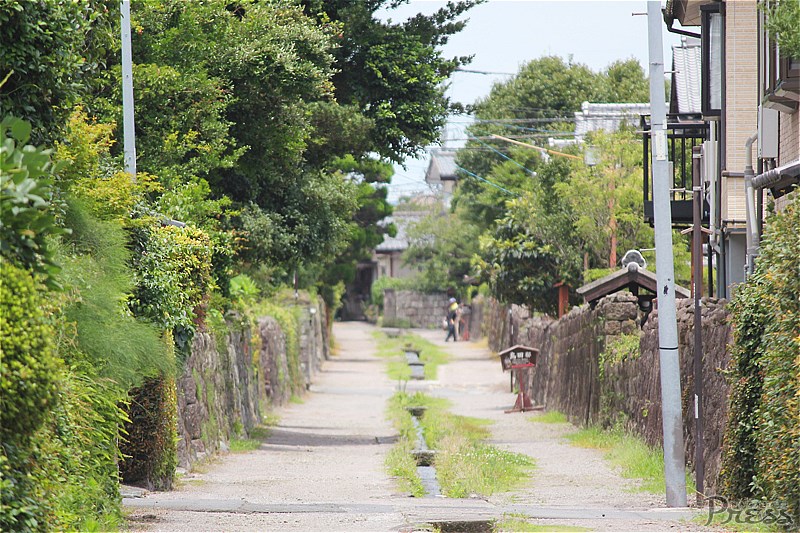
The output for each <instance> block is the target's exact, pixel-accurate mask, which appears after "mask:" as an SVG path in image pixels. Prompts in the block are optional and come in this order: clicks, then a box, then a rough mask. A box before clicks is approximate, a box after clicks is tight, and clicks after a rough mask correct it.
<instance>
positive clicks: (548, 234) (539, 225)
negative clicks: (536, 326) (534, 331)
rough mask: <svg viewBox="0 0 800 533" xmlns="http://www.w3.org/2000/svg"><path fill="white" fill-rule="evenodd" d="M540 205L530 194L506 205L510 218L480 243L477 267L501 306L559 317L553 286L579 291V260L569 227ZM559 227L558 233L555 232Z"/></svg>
mask: <svg viewBox="0 0 800 533" xmlns="http://www.w3.org/2000/svg"><path fill="white" fill-rule="evenodd" d="M541 200H542V197H541V196H538V197H537V195H536V194H526V195H525V196H523V197H522V198H519V199H515V200H511V201H510V202H509V203H508V212H507V214H506V216H505V217H503V218H502V219H501V220H499V221H498V222H497V226H496V228H495V230H494V231H493V232H492V233H491V234H486V235H484V236H483V237H482V238H481V242H480V247H481V256H480V258H478V259H477V261H476V266H477V267H478V270H479V272H480V274H481V275H482V277H483V278H484V279H485V280H487V281H488V282H489V286H490V289H491V290H492V293H493V294H495V295H496V296H497V297H498V298H500V299H501V300H502V301H505V302H508V303H516V304H525V305H528V306H530V307H531V308H532V309H535V310H538V311H543V312H547V313H550V314H555V311H556V308H557V299H556V298H555V289H554V286H555V284H556V283H559V282H562V281H563V282H566V283H568V284H569V285H571V286H573V287H575V286H577V283H579V282H580V280H581V257H580V254H579V253H577V248H576V247H575V246H574V245H573V243H574V237H573V238H570V237H572V228H571V226H570V225H569V223H568V221H567V220H565V217H563V216H560V213H559V212H558V210H552V211H550V212H547V210H546V209H545V208H544V206H543V205H541ZM556 224H557V225H558V230H560V231H551V230H552V229H553V227H554V225H556ZM560 237H561V238H560Z"/></svg>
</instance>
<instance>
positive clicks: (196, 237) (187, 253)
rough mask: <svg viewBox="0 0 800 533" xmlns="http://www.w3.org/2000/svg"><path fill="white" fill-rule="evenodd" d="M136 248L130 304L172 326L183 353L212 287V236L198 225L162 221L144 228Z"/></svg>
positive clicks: (188, 345) (144, 315)
mask: <svg viewBox="0 0 800 533" xmlns="http://www.w3.org/2000/svg"><path fill="white" fill-rule="evenodd" d="M140 247H141V248H140V250H139V252H140V253H138V254H136V255H135V256H134V265H135V279H136V289H135V291H134V296H133V299H132V300H131V308H132V309H133V311H134V313H135V314H137V315H139V316H143V317H146V318H148V319H150V320H152V321H153V322H155V323H156V324H158V325H159V326H161V327H162V328H164V329H165V330H168V331H171V332H172V333H173V335H174V337H175V345H176V347H177V348H178V350H179V352H180V353H181V354H183V355H186V354H187V353H188V351H189V349H190V348H191V341H192V338H193V336H194V331H195V326H196V323H197V322H202V319H203V316H204V312H205V309H204V306H205V302H206V299H207V298H208V294H209V291H210V289H211V254H212V250H211V241H210V239H209V238H208V235H206V233H205V232H203V231H202V230H200V229H198V228H193V227H189V226H186V227H183V228H181V227H177V226H161V227H153V228H150V229H149V230H147V231H146V232H145V239H144V241H143V242H142V243H141V244H140Z"/></svg>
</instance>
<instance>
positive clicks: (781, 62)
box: [758, 0, 800, 113]
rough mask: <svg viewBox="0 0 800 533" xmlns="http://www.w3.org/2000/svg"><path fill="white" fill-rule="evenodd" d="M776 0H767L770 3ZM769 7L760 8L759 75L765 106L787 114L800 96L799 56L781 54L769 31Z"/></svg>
mask: <svg viewBox="0 0 800 533" xmlns="http://www.w3.org/2000/svg"><path fill="white" fill-rule="evenodd" d="M773 2H774V0H772V1H770V2H768V5H769V4H771V3H773ZM767 13H768V8H767V9H759V15H758V33H759V36H758V37H759V38H758V52H759V58H760V61H759V63H760V68H759V78H760V86H761V95H762V103H763V105H764V107H766V108H769V109H776V110H778V111H782V112H784V113H794V112H795V111H797V109H798V99H800V59H792V58H789V57H787V56H786V55H784V54H782V53H781V50H780V48H779V47H778V45H777V43H775V41H774V40H773V39H772V38H770V36H769V33H767V30H766V17H767V16H768V15H767Z"/></svg>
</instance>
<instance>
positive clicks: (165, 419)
mask: <svg viewBox="0 0 800 533" xmlns="http://www.w3.org/2000/svg"><path fill="white" fill-rule="evenodd" d="M130 398H131V400H130V408H129V411H128V416H129V418H130V421H129V422H128V423H127V424H125V431H126V433H127V435H128V436H127V438H126V439H125V440H124V441H123V442H122V443H121V445H120V450H121V452H122V456H123V460H122V461H121V462H120V465H119V469H120V475H121V477H122V479H123V480H124V481H125V482H126V483H131V484H134V485H141V486H144V487H146V488H148V489H150V490H169V489H170V488H172V481H173V478H174V476H175V468H176V467H177V465H178V455H177V442H178V422H177V420H178V418H177V417H178V414H177V408H178V407H177V406H178V399H177V392H176V386H175V379H174V378H173V377H168V376H159V377H153V378H148V379H146V380H145V381H144V383H143V384H142V386H141V387H137V388H135V389H133V390H131V392H130Z"/></svg>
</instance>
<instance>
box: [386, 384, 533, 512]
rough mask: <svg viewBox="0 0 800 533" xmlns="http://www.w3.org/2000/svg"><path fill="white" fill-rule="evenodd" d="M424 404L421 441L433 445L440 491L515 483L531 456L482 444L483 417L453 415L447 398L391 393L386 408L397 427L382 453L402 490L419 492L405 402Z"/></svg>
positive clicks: (487, 490) (525, 473) (451, 493)
mask: <svg viewBox="0 0 800 533" xmlns="http://www.w3.org/2000/svg"><path fill="white" fill-rule="evenodd" d="M411 405H413V406H424V407H427V409H426V411H425V414H424V415H423V416H422V419H421V421H420V423H421V425H422V428H423V434H424V435H425V441H426V443H427V445H428V447H429V448H431V449H433V450H436V458H435V466H436V477H437V479H438V481H439V485H440V488H441V490H442V494H444V495H445V496H447V497H450V498H464V497H467V496H469V495H470V494H480V495H484V496H489V495H491V494H493V493H495V492H502V491H506V490H510V489H512V488H514V487H517V486H519V485H521V484H523V483H524V482H525V481H527V479H528V477H529V474H530V471H531V469H532V468H533V467H534V466H535V464H534V462H533V459H531V458H530V457H528V456H526V455H523V454H520V453H513V452H507V451H505V450H500V449H498V448H496V447H494V446H490V445H488V444H485V443H484V442H483V440H485V439H486V438H488V437H489V430H488V429H487V426H488V425H489V424H490V422H489V421H487V420H482V419H478V418H471V417H464V416H457V415H454V414H452V413H449V412H447V408H448V407H449V402H448V401H447V400H445V399H442V398H434V397H432V396H428V395H425V394H422V393H419V392H418V393H416V394H414V395H408V394H406V393H404V392H398V393H396V394H395V395H394V396H393V397H392V398H391V399H390V400H389V403H388V408H387V413H388V417H389V419H390V420H392V422H393V423H394V425H395V428H396V429H397V431H398V433H399V438H398V442H397V444H396V445H395V446H394V448H393V449H392V451H391V452H390V453H389V455H388V456H387V458H386V466H387V469H388V470H389V473H390V474H391V475H393V476H397V478H398V479H399V480H400V483H401V485H402V487H403V489H404V490H407V491H408V492H410V493H411V494H412V495H414V496H424V489H423V487H422V482H421V480H420V479H419V475H418V474H417V468H416V462H415V461H414V458H413V457H412V455H411V451H412V450H414V449H415V448H416V442H417V434H416V430H415V428H414V423H413V422H412V417H411V415H410V414H409V413H408V411H407V410H406V407H408V406H411Z"/></svg>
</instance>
